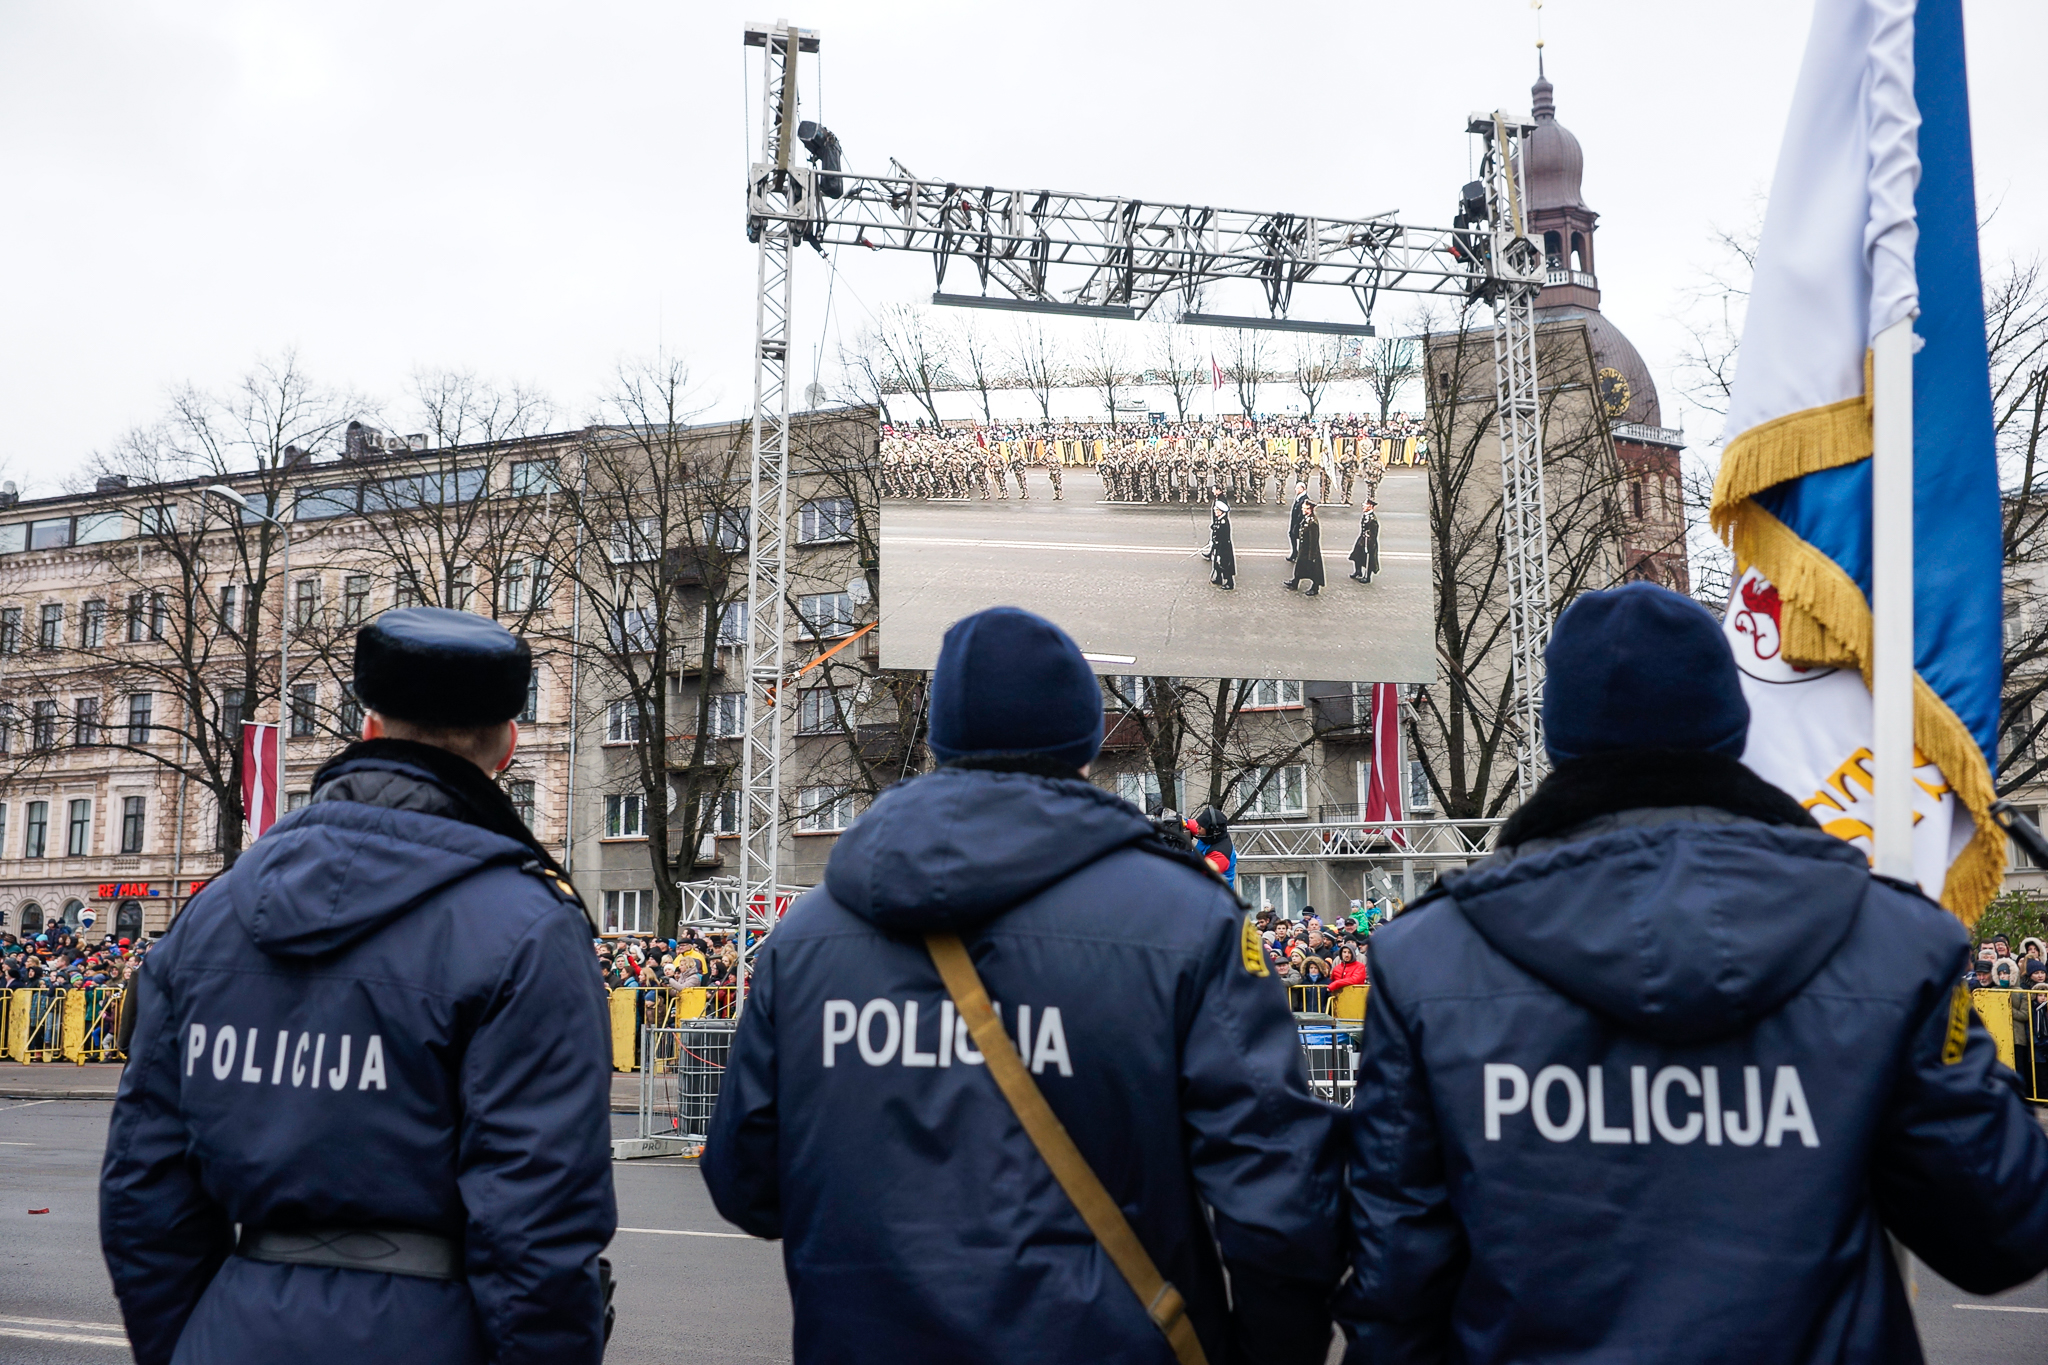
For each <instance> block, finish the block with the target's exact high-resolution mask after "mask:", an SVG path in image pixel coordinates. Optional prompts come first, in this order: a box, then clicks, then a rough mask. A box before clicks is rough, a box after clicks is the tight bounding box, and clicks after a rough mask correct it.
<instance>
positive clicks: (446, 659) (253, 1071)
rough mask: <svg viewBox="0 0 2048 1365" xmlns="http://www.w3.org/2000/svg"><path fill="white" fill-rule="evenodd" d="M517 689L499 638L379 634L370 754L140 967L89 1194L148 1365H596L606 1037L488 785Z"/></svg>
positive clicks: (264, 843) (545, 864)
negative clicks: (401, 1364)
mask: <svg viewBox="0 0 2048 1365" xmlns="http://www.w3.org/2000/svg"><path fill="white" fill-rule="evenodd" d="M532 667H533V664H532V657H531V655H530V654H529V652H528V650H527V647H526V644H525V643H524V642H523V641H521V640H520V639H518V638H517V637H516V636H514V635H512V634H511V633H510V632H509V631H507V630H506V629H505V628H504V627H503V626H500V625H498V624H497V623H496V622H493V621H491V620H488V619H486V618H485V617H482V616H476V615H472V614H469V613H465V612H456V611H447V610H442V609H440V608H434V607H411V608H405V609H401V610H396V611H389V612H386V613H384V614H383V615H381V616H379V617H377V618H376V619H375V620H374V621H372V622H371V623H370V624H368V625H367V626H365V627H363V628H362V630H361V631H360V632H359V633H358V635H357V637H356V642H355V696H356V697H357V698H358V699H359V700H360V701H361V702H362V704H363V705H364V707H366V708H367V714H366V715H365V717H364V721H363V732H362V733H363V739H362V742H360V743H357V744H351V745H349V746H348V747H347V748H345V749H344V750H342V752H341V753H339V754H338V755H336V756H335V757H334V758H333V759H331V760H329V761H328V762H327V763H326V764H325V765H324V766H323V767H322V768H321V769H320V771H319V772H318V774H317V775H316V776H315V777H314V779H313V792H312V800H311V802H310V803H308V804H307V805H306V806H304V807H303V808H301V809H299V810H296V811H293V812H292V813H290V814H288V815H286V816H285V817H284V818H282V819H281V820H279V821H278V822H277V823H276V824H275V825H273V826H272V827H271V828H270V830H269V831H268V832H266V833H265V834H264V836H263V837H262V838H260V839H258V840H257V841H256V842H255V843H254V844H252V845H251V846H250V847H249V848H248V849H247V850H245V851H244V852H243V853H242V855H241V857H240V858H239V859H237V860H236V862H235V863H234V865H233V866H232V867H231V868H230V869H229V870H227V871H226V872H223V873H222V874H221V875H220V876H218V877H216V878H215V879H214V880H213V881H211V882H210V883H208V885H207V887H206V889H205V890H204V891H202V892H200V894H199V895H197V896H195V897H194V898H193V899H192V900H191V901H190V902H189V903H188V904H187V905H186V907H185V909H184V912H183V913H182V914H181V915H179V917H178V919H177V921H176V923H175V924H174V925H173V926H172V927H171V929H170V931H169V932H168V933H167V934H165V935H164V937H163V938H162V939H160V940H159V941H158V942H157V943H156V944H155V946H154V947H153V948H152V949H151V951H150V953H149V954H148V956H147V958H146V959H145V961H144V965H143V970H142V972H141V974H140V979H139V986H138V993H139V998H140V1007H139V1010H138V1018H137V1020H136V1023H135V1026H134V1033H133V1037H132V1039H131V1040H130V1045H129V1053H128V1055H129V1061H128V1065H127V1069H126V1070H125V1071H124V1073H123V1075H122V1078H121V1087H120V1092H119V1097H118V1098H117V1099H116V1101H115V1104H114V1112H113V1117H112V1121H111V1123H110V1125H109V1128H108V1134H107V1151H106V1159H105V1163H104V1167H103V1171H102V1179H101V1189H100V1243H101V1247H102V1249H103V1251H104V1253H105V1256H106V1261H107V1268H108V1270H109V1272H110V1273H111V1274H112V1277H113V1282H114V1291H115V1294H116V1295H117V1297H118V1298H119V1300H120V1304H121V1311H122V1316H123V1318H124V1320H125V1322H126V1326H127V1334H128V1340H129V1342H130V1343H131V1345H132V1346H133V1348H134V1352H135V1358H136V1359H137V1361H139V1362H142V1365H157V1363H158V1362H166V1361H169V1360H171V1359H172V1358H173V1356H174V1355H175V1357H176V1359H177V1360H179V1361H180V1362H184V1361H192V1362H202V1361H256V1360H266V1361H290V1362H293V1365H328V1363H329V1362H332V1363H333V1365H361V1362H364V1361H371V1360H446V1361H458V1360H460V1361H482V1360H490V1361H493V1362H495V1363H496V1365H512V1363H514V1362H517V1363H519V1365H525V1363H527V1362H532V1365H541V1362H548V1363H549V1365H556V1363H558V1362H584V1363H585V1365H597V1362H598V1361H599V1360H600V1358H601V1357H602V1354H603V1350H604V1337H605V1325H606V1315H607V1313H606V1296H607V1294H606V1288H605V1285H604V1283H603V1273H602V1270H601V1267H600V1263H599V1252H601V1251H602V1250H603V1249H604V1246H605V1244H606V1243H607V1242H608V1241H609V1240H610V1239H611V1236H612V1233H613V1231H614V1229H615V1227H616V1225H617V1210H616V1207H615V1203H614V1198H613V1193H612V1174H611V1147H610V1125H609V1118H608V1110H609V1107H610V1106H609V1098H610V1075H609V1070H610V1023H609V1018H608V1015H607V1011H606V1008H605V1002H604V998H603V993H602V988H601V986H600V983H599V978H598V972H597V970H596V968H595V966H594V964H593V963H592V962H591V958H590V954H589V951H588V949H587V948H585V947H584V944H585V942H586V941H587V940H588V939H589V936H590V924H589V921H588V920H587V918H586V917H585V915H584V913H583V909H582V906H581V904H580V902H579V901H578V900H577V897H576V894H575V892H574V891H573V890H572V889H571V888H570V886H569V884H568V882H567V881H566V879H564V878H563V876H562V873H561V869H560V868H559V867H558V866H557V865H556V864H555V862H554V860H553V858H551V857H550V856H549V855H548V852H547V850H546V849H545V848H543V847H542V846H541V844H540V843H539V841H538V840H536V839H535V838H534V837H533V835H532V833H531V832H530V831H529V830H528V829H527V828H526V825H525V823H524V821H522V820H521V819H520V818H519V815H518V812H517V811H516V810H515V809H514V807H513V805H512V803H511V801H510V800H509V799H508V798H507V797H506V796H505V794H504V792H503V791H502V790H501V789H500V788H499V786H498V785H497V783H496V782H495V781H493V777H494V776H495V775H496V774H498V773H501V772H503V771H504V769H505V768H506V766H507V765H508V764H510V762H511V761H512V755H513V752H514V750H515V749H516V748H517V746H518V742H519V727H518V725H517V723H516V722H515V720H514V719H513V718H514V717H515V716H516V715H517V714H518V713H519V712H520V711H521V710H522V709H523V708H524V706H525V700H526V691H527V686H528V680H529V677H530V674H531V670H532ZM238 1229H239V1232H238V1231H237V1230H238Z"/></svg>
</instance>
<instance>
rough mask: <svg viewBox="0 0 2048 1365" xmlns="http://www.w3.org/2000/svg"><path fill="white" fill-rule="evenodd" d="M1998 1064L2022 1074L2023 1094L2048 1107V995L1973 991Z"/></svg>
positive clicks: (2034, 992) (2020, 1075)
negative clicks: (2003, 1064)
mask: <svg viewBox="0 0 2048 1365" xmlns="http://www.w3.org/2000/svg"><path fill="white" fill-rule="evenodd" d="M1970 998H1971V1002H1972V1003H1973V1004H1975V1005H1976V1007H1977V1017H1978V1018H1980V1019H1982V1020H1983V1021H1984V1029H1985V1031H1986V1032H1988V1033H1989V1034H1990V1035H1991V1041H1992V1043H1993V1044H1995V1045H1996V1046H1997V1048H1998V1060H1999V1061H2001V1062H2004V1063H2005V1064H2006V1065H2007V1066H2009V1067H2011V1068H2012V1069H2013V1070H2014V1071H2015V1072H2017V1073H2018V1074H2019V1078H2020V1086H2021V1088H2022V1091H2023V1093H2024V1094H2025V1095H2026V1097H2027V1098H2028V1099H2030V1100H2033V1101H2034V1102H2035V1103H2037V1104H2048V991H1971V992H1970Z"/></svg>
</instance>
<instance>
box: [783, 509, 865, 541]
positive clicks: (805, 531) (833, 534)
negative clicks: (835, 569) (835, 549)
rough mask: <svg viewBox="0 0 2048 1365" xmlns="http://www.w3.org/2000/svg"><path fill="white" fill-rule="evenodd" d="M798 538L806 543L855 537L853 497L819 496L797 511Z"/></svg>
mask: <svg viewBox="0 0 2048 1365" xmlns="http://www.w3.org/2000/svg"><path fill="white" fill-rule="evenodd" d="M796 538H797V540H798V541H800V542H801V543H803V544H805V545H824V544H828V543H830V542H832V541H836V540H852V539H853V499H852V498H819V499H818V500H817V501H816V502H807V503H805V504H804V505H803V508H802V509H801V510H800V511H799V512H798V513H797V532H796Z"/></svg>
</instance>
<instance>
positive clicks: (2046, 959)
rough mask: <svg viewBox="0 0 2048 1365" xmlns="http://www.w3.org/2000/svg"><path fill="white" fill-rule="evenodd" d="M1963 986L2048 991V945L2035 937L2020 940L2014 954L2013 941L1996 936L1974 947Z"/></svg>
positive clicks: (1986, 988) (1991, 989)
mask: <svg viewBox="0 0 2048 1365" xmlns="http://www.w3.org/2000/svg"><path fill="white" fill-rule="evenodd" d="M1963 981H1964V984H1965V985H1968V986H1970V987H1972V988H1974V989H1976V990H1983V991H1993V990H2033V991H2048V942H2044V941H2043V940H2041V939H2038V938H2028V939H2022V940H2020V947H2019V952H2018V953H2017V954H2015V953H2014V952H2013V948H2012V941H2011V940H2010V939H2008V938H2007V937H2006V936H2005V935H2004V934H1995V935H1993V936H1992V937H1990V938H1988V939H1985V940H1984V941H1983V942H1982V943H1980V944H1978V945H1977V956H1976V959H1975V960H1974V961H1973V962H1971V964H1970V971H1969V973H1968V975H1966V976H1965V977H1964V978H1963Z"/></svg>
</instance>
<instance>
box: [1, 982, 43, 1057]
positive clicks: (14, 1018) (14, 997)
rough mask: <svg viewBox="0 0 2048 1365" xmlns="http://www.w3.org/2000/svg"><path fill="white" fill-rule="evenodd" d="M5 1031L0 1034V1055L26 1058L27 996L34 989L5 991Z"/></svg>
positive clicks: (31, 993) (32, 992)
mask: <svg viewBox="0 0 2048 1365" xmlns="http://www.w3.org/2000/svg"><path fill="white" fill-rule="evenodd" d="M5 994H6V996H7V1031H6V1032H5V1033H4V1034H0V1056H6V1057H8V1058H11V1059H12V1060H14V1061H17V1062H25V1061H27V1060H28V1013H29V1010H28V1005H29V1000H28V998H29V997H30V996H31V995H33V994H35V992H34V991H19V990H17V991H7V992H5Z"/></svg>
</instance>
